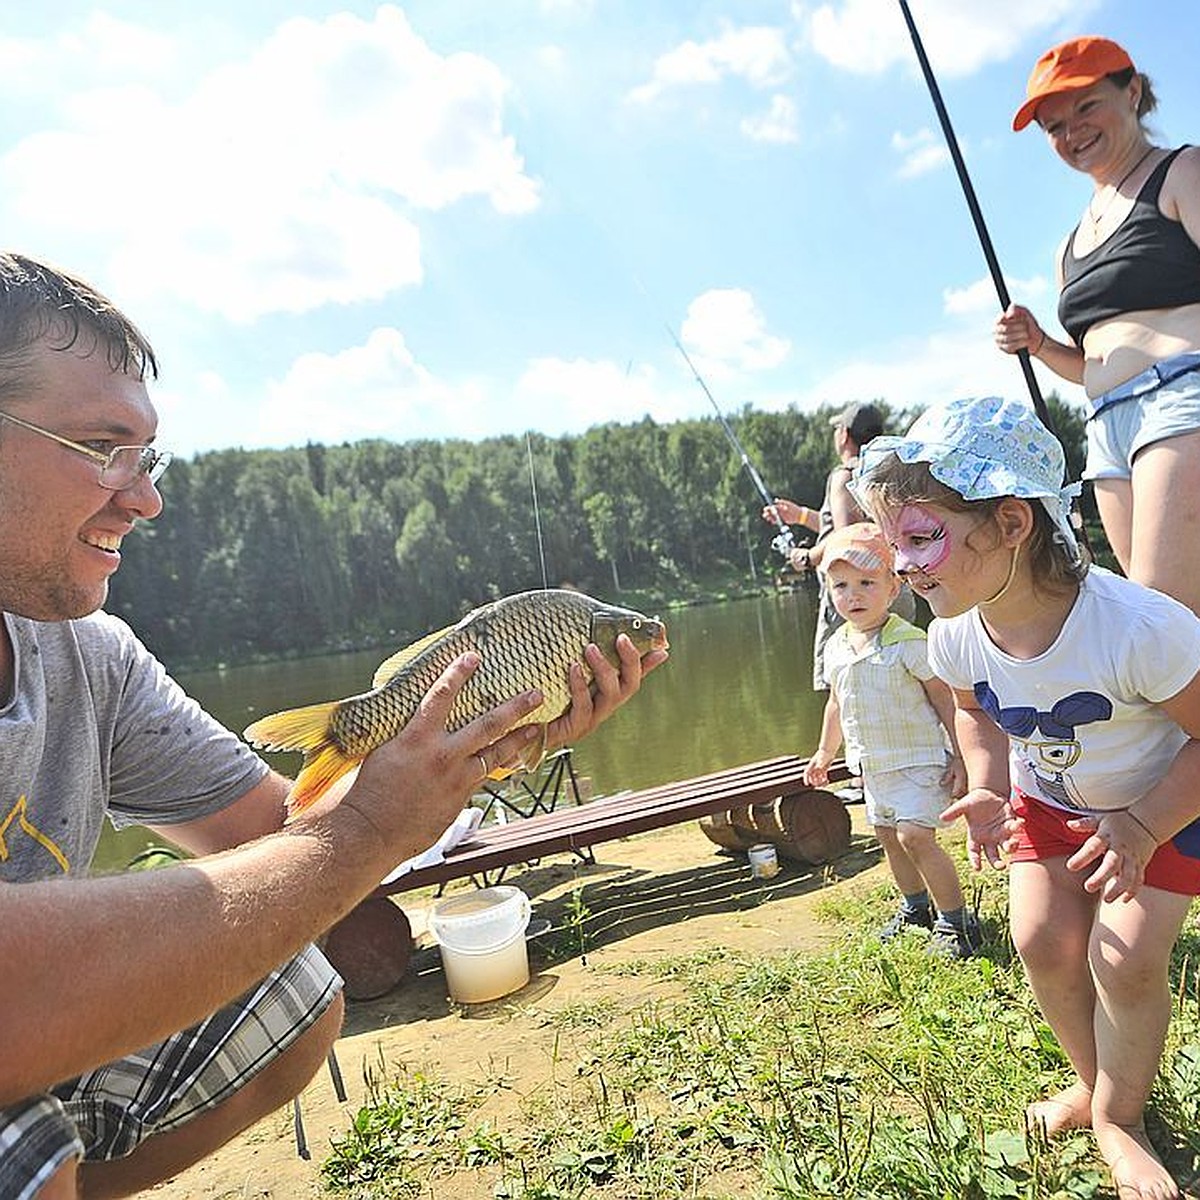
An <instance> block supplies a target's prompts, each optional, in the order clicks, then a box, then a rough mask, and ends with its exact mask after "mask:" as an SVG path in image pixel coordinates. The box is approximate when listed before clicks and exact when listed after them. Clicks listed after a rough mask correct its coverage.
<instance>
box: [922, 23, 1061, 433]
mask: <svg viewBox="0 0 1200 1200" xmlns="http://www.w3.org/2000/svg"><path fill="white" fill-rule="evenodd" d="M900 11H901V12H902V13H903V14H904V23H905V24H906V25H907V26H908V32H909V36H910V37H911V38H912V44H913V49H914V50H915V51H916V52H917V60H918V61H919V62H920V64H921V73H922V74H923V75H924V76H925V84H926V86H927V87H928V88H929V95H930V98H931V99H932V100H933V107H934V108H935V109H937V115H938V120H939V121H940V122H941V125H942V133H943V134H944V135H945V138H946V145H947V146H948V147H949V148H950V157H951V158H953V159H954V169H955V171H957V172H958V182H959V183H960V184H961V185H962V190H963V195H964V196H966V198H967V207H968V208H969V209H970V210H971V220H972V221H974V223H975V232H976V233H977V234H978V235H979V243H980V245H981V246H982V247H983V256H984V258H986V259H987V265H988V270H989V271H991V273H992V282H993V283H994V284H995V285H996V295H997V296H998V297H999V298H1000V308H1001V310H1002V311H1003V310H1007V309H1008V306H1009V304H1010V303H1011V301H1010V299H1009V295H1008V288H1007V287H1005V286H1004V275H1003V274H1002V273H1001V271H1000V261H999V259H997V258H996V251H995V249H994V248H993V246H992V239H991V237H990V236H989V235H988V231H987V225H986V224H985V223H984V220H983V211H982V210H981V209H980V207H979V201H978V200H977V199H976V197H975V189H974V188H973V187H972V186H971V177H970V176H969V175H968V174H967V164H966V163H965V162H964V161H963V156H962V152H961V151H960V150H959V148H958V139H957V138H956V137H955V136H954V128H953V126H952V125H951V124H950V114H949V113H948V112H947V111H946V106H945V104H943V103H942V93H941V91H940V90H939V88H938V84H937V80H936V79H935V78H934V75H933V68H932V67H931V66H930V65H929V58H928V56H927V55H926V53H925V47H924V46H923V45H922V44H921V35H920V34H919V33H918V32H917V26H916V23H915V22H914V21H913V17H912V13H911V12H909V9H908V2H907V0H900ZM1017 358H1018V359H1019V360H1020V363H1021V372H1022V374H1024V376H1025V383H1026V386H1027V387H1028V388H1029V398H1030V399H1031V400H1032V401H1033V411H1034V412H1036V413H1037V415H1038V418H1039V419H1040V420H1041V422H1042V424H1043V425H1045V426H1046V428H1047V429H1048V430H1050V432H1051V433H1053V434H1054V435H1055V437H1058V431H1057V430H1056V429H1055V428H1054V422H1053V421H1052V420H1051V419H1050V410H1049V409H1048V408H1047V407H1046V402H1045V400H1043V399H1042V391H1041V388H1039V387H1038V382H1037V379H1036V378H1035V377H1034V374H1033V363H1032V362H1031V361H1030V358H1029V351H1028V350H1018V351H1017ZM1059 440H1061V439H1059Z"/></svg>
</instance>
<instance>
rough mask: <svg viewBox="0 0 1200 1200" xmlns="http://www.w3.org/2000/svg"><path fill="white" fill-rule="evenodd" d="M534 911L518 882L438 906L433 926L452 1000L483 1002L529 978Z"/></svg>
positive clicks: (477, 892) (468, 1002) (436, 905)
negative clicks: (528, 944) (527, 939)
mask: <svg viewBox="0 0 1200 1200" xmlns="http://www.w3.org/2000/svg"><path fill="white" fill-rule="evenodd" d="M529 912H530V905H529V897H528V896H526V895H525V893H524V892H522V891H521V890H520V888H515V887H490V888H480V889H479V890H478V891H476V892H470V893H468V894H467V895H464V896H454V897H451V898H450V899H449V900H440V901H438V903H437V904H435V905H434V908H433V913H432V915H431V916H430V918H429V927H430V928H431V929H432V930H433V932H434V934H436V936H437V940H438V943H439V946H440V949H441V955H442V967H443V969H444V970H445V972H446V986H447V987H448V988H449V989H450V998H451V999H452V1000H457V1001H458V1003H459V1004H481V1003H483V1001H485V1000H498V999H499V998H500V997H501V996H507V995H508V994H509V992H515V991H517V990H518V988H523V987H524V986H525V985H526V984H527V983H528V982H529V952H528V950H527V949H526V946H525V929H526V926H528V924H529Z"/></svg>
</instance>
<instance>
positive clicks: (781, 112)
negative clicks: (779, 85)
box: [741, 95, 800, 143]
mask: <svg viewBox="0 0 1200 1200" xmlns="http://www.w3.org/2000/svg"><path fill="white" fill-rule="evenodd" d="M741 130H742V133H744V134H745V135H746V137H748V138H749V139H750V140H751V141H752V142H775V143H787V142H796V141H799V140H800V133H799V115H798V113H797V110H796V102H795V101H794V100H793V99H792V98H791V97H790V96H784V95H776V96H772V97H771V107H770V108H769V109H768V110H767V111H766V112H765V113H759V114H758V115H757V116H752V117H746V118H744V119H743V121H742V123H741Z"/></svg>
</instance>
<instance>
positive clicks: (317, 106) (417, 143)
mask: <svg viewBox="0 0 1200 1200" xmlns="http://www.w3.org/2000/svg"><path fill="white" fill-rule="evenodd" d="M147 36H150V35H147ZM55 50H57V52H58V55H59V61H60V64H61V63H65V62H68V61H69V60H70V58H71V56H72V54H73V53H74V51H73V49H71V48H67V47H63V46H60V45H57V44H55V45H49V44H47V45H45V46H44V47H43V51H44V56H45V57H48V56H50V55H51V53H52V52H53V51H55ZM10 82H11V81H10ZM508 86H509V85H508V83H507V81H506V80H505V78H504V77H503V76H502V75H501V73H500V71H499V70H498V69H497V67H496V66H494V65H493V64H492V63H491V62H489V61H488V60H487V59H485V58H482V57H480V56H479V55H475V54H467V53H458V54H452V55H448V56H442V55H439V54H436V53H435V52H433V51H432V50H431V49H430V48H429V47H428V45H427V44H426V43H425V42H424V41H423V40H422V39H421V38H420V37H418V36H417V35H416V34H415V33H414V32H413V30H412V29H411V27H410V26H409V24H408V21H407V19H406V18H405V16H404V14H403V13H402V12H401V11H400V10H399V9H397V8H394V7H391V6H384V7H382V8H380V9H379V10H378V11H377V12H376V13H375V14H374V17H373V18H372V19H370V20H362V19H360V18H358V17H355V16H351V15H349V14H346V13H342V14H338V15H335V16H332V17H330V18H328V19H326V20H324V21H321V22H317V21H312V20H309V19H296V20H291V21H288V22H286V23H285V24H283V25H281V26H280V27H279V28H278V29H276V30H275V31H274V33H273V34H272V35H271V36H270V37H269V38H268V39H267V40H266V41H265V42H263V43H262V44H261V45H260V46H259V47H258V48H257V50H256V51H255V52H254V53H253V54H252V55H250V56H249V57H247V58H245V59H242V60H240V61H230V62H226V63H224V64H223V65H221V66H219V67H218V68H217V69H215V70H212V71H210V72H209V73H208V74H207V75H206V76H205V77H204V78H202V79H201V80H200V82H199V83H198V84H197V85H196V86H195V87H193V88H192V89H191V90H190V91H189V92H188V94H187V95H185V96H184V97H183V98H181V99H172V98H168V97H167V96H166V94H165V93H164V92H163V91H162V90H161V89H158V88H155V87H152V86H151V85H148V84H145V83H143V84H141V85H136V84H131V85H128V86H120V87H108V88H103V89H100V88H94V89H93V90H92V91H91V92H90V93H89V94H88V95H87V96H86V98H85V100H81V101H79V102H77V103H75V104H73V105H72V106H71V110H70V112H69V114H67V115H66V116H65V117H64V120H63V125H62V127H60V128H45V129H43V130H42V131H41V132H38V133H34V134H32V135H31V136H29V137H26V138H25V139H24V140H23V141H21V142H19V143H18V144H17V145H16V146H14V148H13V149H12V150H11V151H10V152H9V153H8V154H7V155H6V156H5V157H4V158H3V159H0V196H2V197H3V200H2V201H0V223H3V218H4V208H5V207H6V206H11V208H12V209H13V210H14V212H15V214H16V215H18V216H19V217H20V218H21V223H22V224H23V225H24V226H25V228H26V229H27V230H39V229H40V230H45V231H47V236H50V235H51V233H52V234H53V236H54V238H55V239H56V240H57V241H58V242H62V241H64V240H66V239H67V238H68V237H69V236H71V235H74V236H75V237H76V238H77V239H78V240H79V241H80V243H92V244H96V243H97V242H98V243H100V244H106V245H112V246H114V247H117V249H116V250H114V251H113V254H112V261H111V262H110V263H109V264H108V267H107V269H106V270H105V272H104V275H105V277H106V278H107V279H109V280H111V281H113V283H114V284H115V286H116V287H117V289H118V290H119V291H120V292H121V293H122V295H123V296H126V297H129V298H130V299H132V300H139V301H140V300H145V299H148V298H150V297H161V296H163V295H169V296H171V295H173V296H175V297H176V298H177V299H179V300H180V301H182V302H186V303H188V304H192V305H196V306H198V307H200V308H202V309H206V310H209V311H221V312H224V313H226V314H227V315H229V316H231V317H232V318H234V319H235V320H242V321H250V320H253V319H254V318H256V317H258V316H261V315H262V314H264V313H269V312H281V311H285V312H293V313H295V312H304V311H307V310H311V309H314V308H317V307H319V306H321V305H323V304H329V303H350V302H352V301H357V300H363V299H377V298H379V297H381V296H383V295H385V294H386V293H387V292H389V291H391V290H394V289H396V288H399V287H404V286H409V285H412V284H414V283H416V282H418V281H419V280H420V278H421V266H420V252H419V234H418V230H417V227H416V225H415V224H414V223H413V214H414V213H415V212H418V211H420V210H423V209H424V210H437V209H441V208H444V207H446V206H448V205H450V204H454V203H458V202H460V201H462V200H464V199H466V198H469V197H478V198H482V199H485V200H486V201H487V202H489V203H490V204H491V206H492V207H493V208H494V209H495V210H496V211H497V212H499V213H502V214H505V215H518V214H522V213H526V212H529V211H531V210H532V209H533V208H535V207H536V206H537V205H538V203H539V195H538V185H537V183H536V182H535V181H534V180H533V179H531V178H530V177H529V176H528V175H527V174H526V173H525V170H524V163H523V161H522V159H521V157H520V155H519V154H518V152H517V149H516V146H515V143H514V140H513V138H512V137H511V136H509V135H507V134H505V132H504V130H503V122H502V117H503V110H504V105H505V101H506V98H507V94H508ZM10 91H11V86H10ZM80 180H93V181H95V183H96V186H95V187H93V188H91V189H90V190H89V192H88V196H87V203H80V197H79V181H80Z"/></svg>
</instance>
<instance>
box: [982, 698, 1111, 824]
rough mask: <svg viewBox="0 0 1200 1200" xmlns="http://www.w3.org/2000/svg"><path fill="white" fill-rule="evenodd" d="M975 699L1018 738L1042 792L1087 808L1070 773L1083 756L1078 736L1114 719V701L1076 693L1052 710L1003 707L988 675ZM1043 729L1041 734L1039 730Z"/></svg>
mask: <svg viewBox="0 0 1200 1200" xmlns="http://www.w3.org/2000/svg"><path fill="white" fill-rule="evenodd" d="M974 691H975V699H976V700H977V701H978V702H979V707H980V708H982V709H983V711H984V712H985V713H987V715H988V716H989V717H991V718H992V720H993V721H995V722H996V724H997V725H999V726H1000V728H1001V729H1003V730H1004V732H1005V733H1007V734H1008V736H1009V738H1010V739H1011V740H1012V744H1013V750H1014V753H1015V754H1016V755H1017V756H1018V758H1020V760H1021V764H1022V765H1023V766H1024V767H1025V769H1026V770H1027V771H1029V773H1030V774H1031V775H1033V777H1034V778H1035V779H1036V780H1037V781H1038V786H1039V787H1040V788H1041V789H1042V795H1043V796H1045V798H1046V799H1047V800H1053V801H1055V802H1056V803H1058V804H1061V805H1062V806H1063V807H1064V808H1086V807H1087V804H1086V802H1085V801H1084V798H1083V796H1082V795H1081V794H1080V792H1079V789H1078V788H1077V787H1076V786H1075V784H1074V783H1073V782H1072V780H1071V776H1070V775H1069V774H1068V773H1067V772H1068V771H1069V769H1070V768H1071V767H1073V766H1074V765H1075V764H1076V763H1077V762H1078V761H1079V756H1080V754H1082V753H1083V747H1082V746H1081V745H1080V744H1079V741H1078V740H1077V738H1076V737H1075V730H1076V728H1077V727H1078V726H1080V725H1090V724H1091V723H1092V722H1093V721H1110V720H1112V714H1113V706H1112V701H1111V700H1110V699H1109V698H1108V697H1107V696H1102V695H1100V693H1099V692H1072V693H1071V695H1069V696H1065V697H1064V698H1063V699H1062V700H1059V701H1057V702H1056V703H1055V704H1054V705H1052V706H1051V707H1050V708H1049V709H1048V710H1046V711H1042V712H1039V711H1038V709H1036V708H1033V707H1032V706H1030V705H1015V706H1014V707H1012V708H1001V707H1000V700H999V697H998V696H997V695H996V693H995V692H993V691H992V689H991V687H990V686H989V684H988V682H987V681H986V680H980V681H979V682H978V683H976V685H975V688H974ZM1035 733H1040V734H1041V735H1042V736H1041V738H1035V737H1034V736H1033V735H1034V734H1035Z"/></svg>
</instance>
